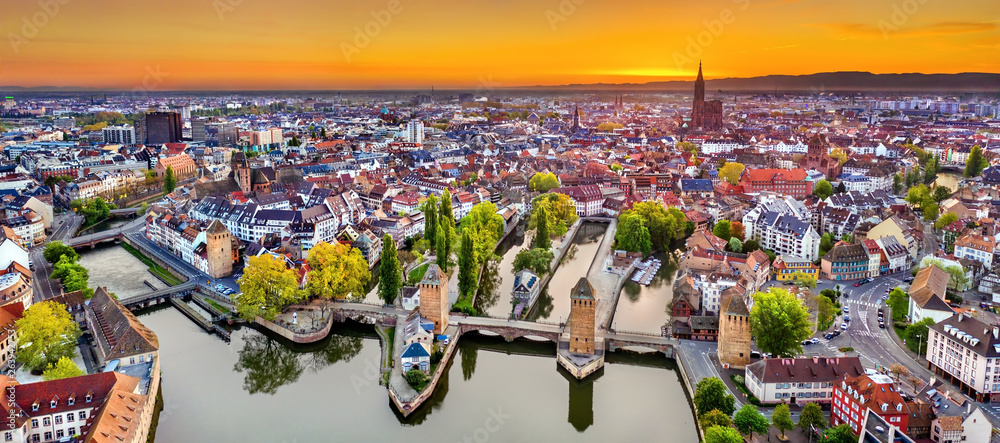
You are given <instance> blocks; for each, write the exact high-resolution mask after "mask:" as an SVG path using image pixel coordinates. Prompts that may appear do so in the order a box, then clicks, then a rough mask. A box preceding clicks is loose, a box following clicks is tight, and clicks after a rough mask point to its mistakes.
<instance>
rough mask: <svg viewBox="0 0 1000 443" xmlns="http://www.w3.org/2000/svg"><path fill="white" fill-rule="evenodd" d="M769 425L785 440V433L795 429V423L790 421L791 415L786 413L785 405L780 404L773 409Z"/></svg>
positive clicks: (786, 407)
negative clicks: (779, 432)
mask: <svg viewBox="0 0 1000 443" xmlns="http://www.w3.org/2000/svg"><path fill="white" fill-rule="evenodd" d="M771 425H772V426H774V428H775V429H777V430H778V431H781V438H785V431H791V430H792V429H795V422H793V421H792V414H791V412H789V411H788V405H787V404H785V403H782V404H780V405H778V407H776V408H774V413H773V414H771Z"/></svg>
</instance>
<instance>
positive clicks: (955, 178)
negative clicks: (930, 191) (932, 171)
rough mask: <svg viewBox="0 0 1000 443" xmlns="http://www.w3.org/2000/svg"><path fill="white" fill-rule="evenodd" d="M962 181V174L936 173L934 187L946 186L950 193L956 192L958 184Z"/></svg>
mask: <svg viewBox="0 0 1000 443" xmlns="http://www.w3.org/2000/svg"><path fill="white" fill-rule="evenodd" d="M960 181H962V174H959V173H957V172H938V174H937V178H936V179H934V186H947V187H948V188H949V189H951V190H952V192H954V191H957V190H958V182H960Z"/></svg>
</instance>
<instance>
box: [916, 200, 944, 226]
mask: <svg viewBox="0 0 1000 443" xmlns="http://www.w3.org/2000/svg"><path fill="white" fill-rule="evenodd" d="M940 208H941V207H940V206H938V204H937V203H934V202H933V201H931V202H927V203H924V204H923V205H921V206H920V209H922V210H923V211H924V221H925V222H932V221H934V220H935V219H937V218H938V212H939V211H940Z"/></svg>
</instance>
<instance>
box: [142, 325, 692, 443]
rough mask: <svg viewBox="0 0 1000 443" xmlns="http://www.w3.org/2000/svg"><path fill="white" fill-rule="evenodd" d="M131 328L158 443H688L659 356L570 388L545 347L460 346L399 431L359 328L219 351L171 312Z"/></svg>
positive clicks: (247, 334)
mask: <svg viewBox="0 0 1000 443" xmlns="http://www.w3.org/2000/svg"><path fill="white" fill-rule="evenodd" d="M139 319H140V321H142V322H143V323H144V324H145V325H146V326H148V327H149V328H151V329H152V330H153V331H155V332H156V333H157V334H158V336H159V339H160V356H161V357H162V363H161V364H162V366H161V369H162V372H163V385H162V386H163V397H164V410H163V413H162V414H161V416H160V422H159V423H160V424H159V427H158V429H157V432H156V441H157V442H188V441H268V442H313V441H402V440H409V441H431V440H434V441H463V440H464V441H469V440H465V438H466V437H468V438H469V439H471V441H486V440H489V441H569V440H574V441H595V442H598V441H599V442H607V441H648V440H650V439H653V438H654V436H658V437H655V438H657V439H662V438H665V437H666V436H668V435H669V436H670V437H669V440H670V441H678V442H681V441H683V442H694V441H697V434H696V430H695V427H694V415H693V413H692V411H691V407H690V402H689V401H688V400H687V397H686V395H685V392H684V389H683V387H682V383H683V382H682V381H681V380H680V376H679V374H678V372H677V370H676V368H675V366H674V365H673V362H671V361H669V360H667V359H665V358H663V357H662V356H658V355H636V354H628V353H626V354H618V353H612V354H609V356H608V364H607V366H606V367H605V369H604V371H603V373H599V374H598V375H597V376H595V377H592V378H589V379H587V380H584V381H582V382H578V381H576V380H571V377H569V376H568V375H564V373H563V372H562V371H560V370H557V369H556V365H555V364H554V358H553V355H554V347H553V345H551V344H549V343H534V342H528V341H517V342H514V343H506V342H504V341H503V340H501V339H495V338H487V337H480V336H477V335H475V334H469V335H466V336H463V337H462V339H461V342H460V343H459V352H458V353H457V354H456V356H455V358H454V360H453V362H452V363H451V365H450V367H449V368H448V370H447V372H446V376H445V377H444V378H443V379H442V382H441V383H440V384H439V385H438V389H437V391H436V392H435V394H434V396H433V398H432V399H431V400H430V401H429V402H428V404H426V405H425V406H424V407H423V408H422V409H420V410H419V411H418V412H417V413H415V414H414V415H412V416H410V417H409V418H405V419H404V418H402V417H401V416H400V415H399V414H397V413H396V412H395V411H394V410H393V408H392V406H391V405H390V401H389V399H388V395H387V394H386V390H385V388H384V387H382V386H379V385H378V382H377V366H378V361H379V343H378V340H377V339H376V338H375V334H374V332H373V330H372V329H371V327H369V326H360V325H350V326H340V325H338V326H337V327H335V331H334V333H333V334H332V335H331V337H330V338H329V339H327V340H325V341H323V342H321V343H318V344H316V345H314V346H309V347H298V348H295V349H292V348H289V347H287V346H286V345H284V344H282V343H279V342H278V341H275V340H273V339H271V338H269V337H268V336H266V335H264V334H262V333H260V332H258V331H256V330H254V329H251V328H241V329H239V330H237V331H235V332H234V333H233V336H232V337H233V340H232V343H231V344H228V345H227V344H226V343H225V342H223V341H221V340H219V339H218V338H216V337H215V336H211V335H208V334H206V333H204V332H202V331H201V330H200V329H199V328H198V327H197V326H195V325H194V324H193V323H192V322H191V321H190V320H188V319H187V318H185V317H184V316H183V315H182V314H181V313H180V312H178V311H176V310H175V309H173V308H169V307H166V308H160V309H156V310H153V311H150V312H146V313H143V314H140V316H139Z"/></svg>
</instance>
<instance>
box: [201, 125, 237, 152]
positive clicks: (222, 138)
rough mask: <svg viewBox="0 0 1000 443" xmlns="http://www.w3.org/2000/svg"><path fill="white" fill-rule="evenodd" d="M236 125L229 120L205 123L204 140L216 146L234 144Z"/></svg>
mask: <svg viewBox="0 0 1000 443" xmlns="http://www.w3.org/2000/svg"><path fill="white" fill-rule="evenodd" d="M237 134H238V133H237V131H236V125H235V124H233V123H230V122H211V123H206V124H205V141H206V142H209V144H214V145H216V146H227V147H229V146H234V145H236V141H237V139H238V136H237Z"/></svg>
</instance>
